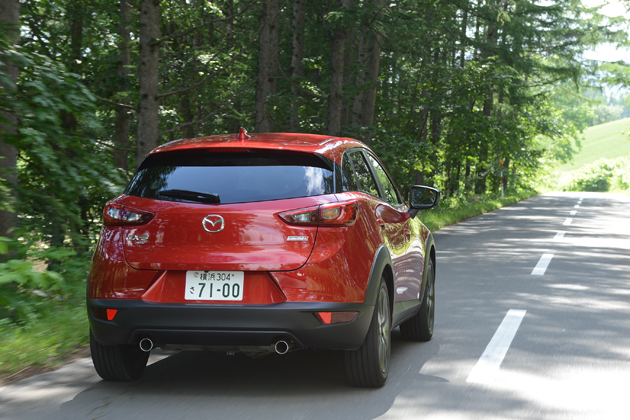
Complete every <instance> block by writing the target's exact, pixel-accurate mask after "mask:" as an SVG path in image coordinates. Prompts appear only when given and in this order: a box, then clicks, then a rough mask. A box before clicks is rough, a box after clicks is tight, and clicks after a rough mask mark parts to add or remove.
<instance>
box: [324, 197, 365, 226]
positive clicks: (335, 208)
mask: <svg viewBox="0 0 630 420" xmlns="http://www.w3.org/2000/svg"><path fill="white" fill-rule="evenodd" d="M357 208H358V206H357V202H356V201H348V202H345V203H334V204H324V205H322V206H321V209H320V214H321V219H320V221H321V222H322V223H323V224H325V225H344V226H347V225H351V224H353V223H354V221H355V220H356V219H357Z"/></svg>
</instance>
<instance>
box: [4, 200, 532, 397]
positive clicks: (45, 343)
mask: <svg viewBox="0 0 630 420" xmlns="http://www.w3.org/2000/svg"><path fill="white" fill-rule="evenodd" d="M536 194H537V192H535V191H526V192H521V193H513V194H508V195H506V197H505V199H503V200H501V199H500V198H492V197H479V196H475V197H472V198H470V199H467V200H453V199H451V200H444V201H442V202H441V203H440V205H439V206H438V208H436V209H433V210H428V211H423V212H420V214H419V217H420V219H421V220H422V222H423V223H424V224H425V225H426V226H427V227H428V228H429V229H431V230H432V231H436V230H439V229H440V228H443V227H445V226H448V225H452V224H454V223H457V222H459V221H461V220H465V219H468V218H471V217H474V216H477V215H480V214H483V213H487V212H489V211H492V210H495V209H498V208H501V207H504V206H508V205H510V204H514V203H516V202H518V201H521V200H524V199H526V198H529V197H532V196H534V195H536ZM85 311H86V309H85V303H84V302H83V300H75V301H68V302H59V301H54V300H50V301H48V302H46V303H45V304H44V306H43V307H41V308H39V309H38V311H37V313H38V315H37V317H36V318H33V317H32V318H31V319H30V320H28V321H27V322H26V323H25V325H21V326H16V325H15V324H10V323H4V324H0V385H2V384H6V383H9V382H12V381H15V380H17V379H21V378H23V377H26V376H30V375H32V374H36V373H40V372H44V371H47V370H52V369H55V368H57V367H59V366H61V365H63V364H65V363H67V362H68V361H71V360H73V358H74V357H75V356H76V355H77V354H80V355H87V354H89V353H88V352H87V351H86V345H87V343H88V334H87V331H88V321H87V316H86V312H85Z"/></svg>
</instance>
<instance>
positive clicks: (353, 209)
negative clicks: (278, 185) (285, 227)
mask: <svg viewBox="0 0 630 420" xmlns="http://www.w3.org/2000/svg"><path fill="white" fill-rule="evenodd" d="M278 217H280V218H281V219H282V220H284V221H285V222H287V223H290V224H292V225H325V226H350V225H352V224H353V223H354V222H355V220H356V219H357V202H356V201H346V202H343V203H330V204H322V205H321V206H318V207H307V208H303V209H298V210H291V211H285V212H283V213H278Z"/></svg>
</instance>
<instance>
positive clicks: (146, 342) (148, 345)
mask: <svg viewBox="0 0 630 420" xmlns="http://www.w3.org/2000/svg"><path fill="white" fill-rule="evenodd" d="M140 350H142V351H143V352H145V353H148V352H150V351H151V350H153V341H151V339H150V338H147V337H145V338H143V339H142V340H140Z"/></svg>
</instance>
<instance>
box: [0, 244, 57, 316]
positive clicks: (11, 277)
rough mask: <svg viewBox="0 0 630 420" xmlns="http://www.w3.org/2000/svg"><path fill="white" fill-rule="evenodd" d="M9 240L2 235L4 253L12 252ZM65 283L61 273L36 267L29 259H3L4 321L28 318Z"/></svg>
mask: <svg viewBox="0 0 630 420" xmlns="http://www.w3.org/2000/svg"><path fill="white" fill-rule="evenodd" d="M9 243H10V241H9V240H8V239H7V238H2V237H0V255H5V254H8V251H9ZM62 285H63V278H62V276H61V275H60V274H58V273H56V272H53V271H45V272H41V271H39V270H36V269H34V268H33V264H32V263H31V262H29V261H24V260H17V259H10V260H7V261H4V262H0V321H3V320H8V321H11V322H25V321H27V320H28V319H29V318H31V317H33V316H34V310H35V308H36V307H37V305H38V304H41V303H42V302H43V300H45V299H47V298H50V296H51V294H52V293H54V292H55V291H57V290H60V288H61V286H62ZM5 322H6V321H5Z"/></svg>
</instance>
